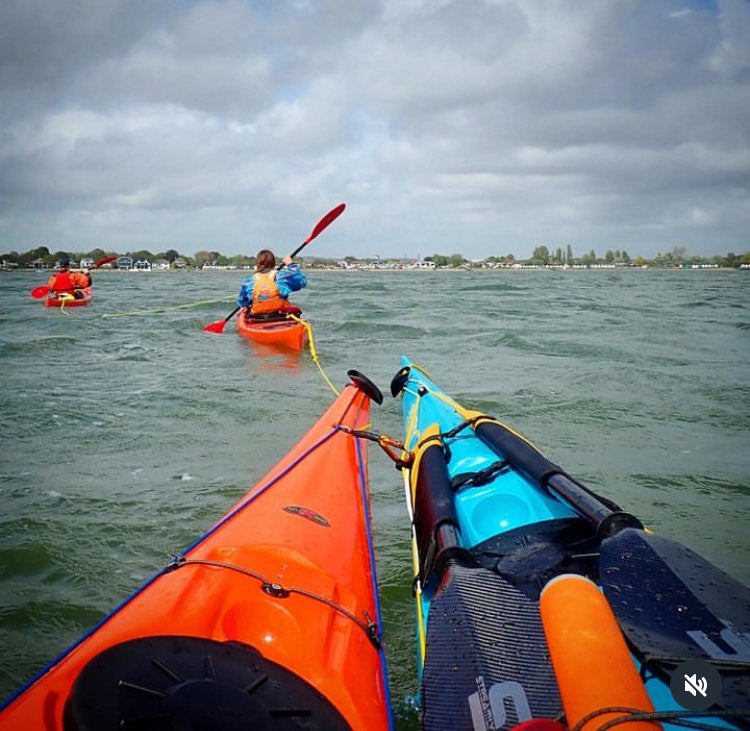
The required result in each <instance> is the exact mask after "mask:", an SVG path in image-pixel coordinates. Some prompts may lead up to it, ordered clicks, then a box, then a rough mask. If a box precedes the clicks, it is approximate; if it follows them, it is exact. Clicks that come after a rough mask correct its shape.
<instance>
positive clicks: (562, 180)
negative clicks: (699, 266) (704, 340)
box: [0, 0, 750, 258]
mask: <svg viewBox="0 0 750 731" xmlns="http://www.w3.org/2000/svg"><path fill="white" fill-rule="evenodd" d="M0 120H1V122H2V123H1V125H0V252H7V251H10V250H13V249H15V250H18V251H26V250H28V249H30V248H33V247H34V246H37V245H39V244H45V245H47V246H48V247H49V248H50V249H51V250H52V251H56V250H60V249H62V250H70V251H84V250H87V249H89V248H93V247H95V246H101V247H102V248H105V249H114V250H117V251H121V252H123V251H126V250H136V249H140V248H146V249H150V250H152V251H154V252H156V251H164V250H165V249H167V248H175V249H177V250H178V251H179V252H180V253H184V254H190V255H192V254H194V253H195V252H196V251H197V250H200V249H207V250H218V251H221V252H223V253H225V254H236V253H246V254H255V252H256V251H257V250H258V249H259V248H261V247H266V246H268V247H270V248H272V249H274V250H275V251H276V252H277V253H278V254H279V255H282V254H284V253H288V252H289V251H291V250H292V249H294V248H295V247H296V246H297V245H298V244H299V243H301V242H302V241H303V240H304V239H305V238H306V237H307V235H308V233H309V232H310V230H311V229H312V227H313V225H314V224H315V223H316V222H317V220H318V219H319V218H320V217H321V216H322V215H323V214H324V213H325V212H326V211H328V210H329V209H331V208H332V207H333V206H335V205H336V204H337V203H339V202H341V201H344V202H346V204H347V210H346V211H345V213H344V214H343V215H342V216H341V217H340V218H339V219H338V220H337V221H336V222H335V223H334V224H333V225H331V226H330V228H328V229H327V230H326V231H325V232H324V233H323V234H322V235H321V236H320V237H319V238H318V239H316V240H315V241H314V242H313V243H312V244H310V246H309V247H308V249H307V250H306V253H309V254H317V255H320V256H345V255H352V256H375V255H380V256H382V257H384V258H385V257H388V256H404V255H406V256H409V257H416V256H417V255H421V256H427V255H430V254H434V253H442V254H451V253H456V252H460V253H462V254H463V255H464V256H466V257H469V258H477V257H482V256H490V255H503V254H507V253H513V254H515V255H516V257H519V258H521V257H527V256H529V255H530V254H531V252H532V251H533V249H534V248H535V247H536V246H538V245H540V244H544V245H546V246H547V247H548V248H550V249H555V248H557V247H558V246H560V247H563V248H565V247H566V246H567V245H568V244H570V245H571V246H572V247H573V252H574V254H575V255H576V256H580V255H581V254H583V253H586V252H587V251H589V250H590V249H592V248H593V249H595V250H596V252H597V254H599V255H600V256H601V255H603V254H604V252H605V251H606V250H607V249H613V250H614V249H618V248H621V249H625V250H627V251H628V252H629V253H630V254H631V256H635V255H637V254H643V255H645V256H654V255H655V254H656V253H657V252H665V251H669V250H670V249H672V248H673V247H675V246H684V247H686V248H687V250H688V252H689V253H691V254H699V255H706V256H708V255H712V254H717V253H726V252H728V251H734V252H735V253H742V252H744V251H748V250H750V241H749V240H748V239H749V235H748V234H749V232H750V1H748V0H515V1H512V0H380V1H378V0H288V1H285V0H263V1H261V0H244V1H240V0H235V1H223V0H214V1H208V0H191V1H188V0H23V1H19V2H12V1H5V2H1V3H0Z"/></svg>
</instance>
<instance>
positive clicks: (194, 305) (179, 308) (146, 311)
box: [102, 297, 235, 318]
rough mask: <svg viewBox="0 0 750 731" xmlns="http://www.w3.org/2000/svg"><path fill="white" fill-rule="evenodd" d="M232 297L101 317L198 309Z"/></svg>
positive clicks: (231, 300) (229, 300) (110, 313)
mask: <svg viewBox="0 0 750 731" xmlns="http://www.w3.org/2000/svg"><path fill="white" fill-rule="evenodd" d="M234 299H235V298H234V297H223V298H222V299H218V300H202V301H201V302H190V303H188V304H186V305H174V306H172V307H154V308H153V309H150V310H133V311H132V312H109V313H107V314H104V315H102V317H105V318H106V317H127V316H128V315H150V314H151V313H153V312H168V311H169V310H184V309H187V308H188V307H199V306H200V305H213V304H215V303H216V302H233V301H234Z"/></svg>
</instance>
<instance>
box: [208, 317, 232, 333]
mask: <svg viewBox="0 0 750 731" xmlns="http://www.w3.org/2000/svg"><path fill="white" fill-rule="evenodd" d="M226 324H227V321H226V320H219V321H218V322H212V323H211V324H210V325H206V327H204V328H203V330H204V332H207V333H223V332H224V328H225V327H226Z"/></svg>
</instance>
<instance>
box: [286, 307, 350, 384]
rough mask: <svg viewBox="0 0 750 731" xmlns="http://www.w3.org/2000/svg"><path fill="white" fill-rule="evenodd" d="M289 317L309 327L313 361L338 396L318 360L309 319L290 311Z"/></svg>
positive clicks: (308, 333) (308, 336)
mask: <svg viewBox="0 0 750 731" xmlns="http://www.w3.org/2000/svg"><path fill="white" fill-rule="evenodd" d="M287 317H288V318H290V319H291V320H294V321H295V322H301V323H302V324H303V325H304V326H305V328H306V329H307V339H308V340H309V342H310V355H311V356H312V359H313V362H314V363H315V365H316V366H318V370H319V371H320V374H321V375H322V376H323V379H324V380H325V382H326V383H327V384H328V386H329V387H330V389H331V390H332V391H333V392H334V393H335V394H336V395H337V396H338V395H339V391H338V390H337V388H336V386H334V385H333V384H332V383H331V379H330V378H329V377H328V376H327V375H326V372H325V371H324V370H323V366H321V365H320V360H318V353H317V351H316V350H315V340H314V339H313V331H312V325H311V324H310V323H309V322H308V321H307V320H303V319H302V318H301V317H297V316H296V315H292V314H290V313H287Z"/></svg>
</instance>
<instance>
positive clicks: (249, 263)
mask: <svg viewBox="0 0 750 731" xmlns="http://www.w3.org/2000/svg"><path fill="white" fill-rule="evenodd" d="M64 256H67V257H69V258H71V259H73V260H74V261H80V260H81V259H93V260H94V261H99V260H100V259H103V258H104V257H107V256H120V254H119V253H118V252H116V251H108V250H105V249H101V248H95V249H92V250H90V251H85V252H70V251H55V252H51V251H50V250H49V249H48V248H47V247H46V246H38V247H36V248H34V249H30V250H29V251H26V252H24V253H22V254H19V253H18V252H17V251H11V252H9V253H7V254H2V255H0V259H2V261H3V264H4V265H5V266H6V267H7V266H8V265H9V264H10V265H12V266H14V267H18V268H20V269H30V268H33V267H34V266H38V265H39V263H42V264H43V265H44V266H45V268H51V267H54V266H56V264H57V262H58V261H59V260H60V259H61V258H62V257H64ZM122 256H127V257H129V258H131V259H132V260H133V261H139V260H146V261H149V262H154V261H157V260H160V259H161V260H165V261H167V262H169V264H170V265H173V264H174V262H176V261H178V260H182V263H184V265H185V266H187V267H194V268H197V269H202V268H203V267H204V266H206V265H208V266H217V267H236V268H243V267H253V266H254V265H255V257H254V256H246V255H244V254H238V255H235V256H225V255H224V254H222V253H221V252H218V251H198V252H196V253H195V255H194V256H189V255H187V254H180V253H179V252H178V251H177V250H176V249H167V250H166V251H163V252H157V253H155V254H154V253H152V252H150V251H148V250H147V249H140V250H138V251H126V252H124V253H123V254H122ZM306 260H307V262H308V265H309V266H312V267H316V266H320V267H330V266H336V265H337V264H338V263H339V262H340V261H344V262H346V263H347V265H352V264H356V263H360V264H374V263H376V262H377V263H378V264H380V265H388V264H392V265H397V264H399V263H403V262H404V259H401V258H393V259H385V260H381V259H380V257H379V256H378V257H355V256H346V257H343V258H342V259H329V258H325V257H312V258H311V257H306ZM424 261H425V262H431V263H432V264H434V265H435V267H456V268H457V267H467V266H472V265H478V264H481V263H485V264H490V265H494V266H512V265H513V264H527V265H536V266H566V265H567V266H591V265H596V264H619V265H621V266H636V267H640V266H652V267H675V266H683V265H685V264H693V265H702V264H711V265H716V266H719V267H725V268H737V267H739V266H740V265H742V264H750V251H748V252H745V253H744V254H741V255H738V254H735V253H734V252H729V253H727V254H724V255H720V254H719V255H716V256H711V257H702V256H690V255H688V253H687V249H686V248H685V247H683V246H675V247H673V248H672V249H671V250H670V251H668V252H666V253H664V254H662V253H659V254H657V255H656V257H654V258H653V259H646V258H644V257H642V256H636V257H635V258H631V257H630V255H629V254H628V252H627V251H624V250H620V249H614V250H612V249H608V250H607V251H606V252H605V254H604V256H602V257H599V256H597V254H596V252H595V251H594V250H593V249H591V250H590V251H589V252H587V253H585V254H583V255H582V256H580V257H575V256H573V248H572V246H570V245H568V246H567V247H566V249H565V250H563V249H562V248H561V247H558V248H557V249H555V250H554V251H551V250H550V249H548V248H547V247H546V246H537V247H536V248H535V249H534V252H533V254H532V255H531V258H529V259H516V257H515V256H514V255H513V254H506V255H505V256H489V257H486V258H485V259H483V260H481V261H480V262H478V261H476V260H473V261H470V260H468V259H466V258H465V257H464V256H463V255H462V254H459V253H455V254H450V255H444V254H433V255H431V256H426V257H424Z"/></svg>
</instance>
